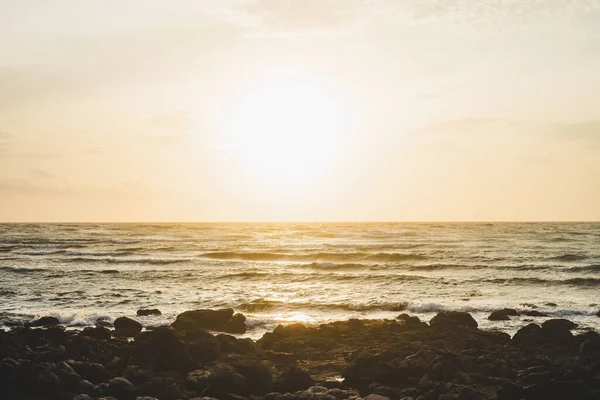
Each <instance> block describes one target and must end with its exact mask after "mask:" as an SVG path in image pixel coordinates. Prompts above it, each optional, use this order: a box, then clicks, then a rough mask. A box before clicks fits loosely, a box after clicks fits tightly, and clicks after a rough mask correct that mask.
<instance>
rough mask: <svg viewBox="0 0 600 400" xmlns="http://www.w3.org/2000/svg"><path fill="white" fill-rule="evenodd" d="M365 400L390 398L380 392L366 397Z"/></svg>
mask: <svg viewBox="0 0 600 400" xmlns="http://www.w3.org/2000/svg"><path fill="white" fill-rule="evenodd" d="M364 400H390V398H389V397H385V396H380V395H378V394H370V395H368V396H367V397H365V398H364Z"/></svg>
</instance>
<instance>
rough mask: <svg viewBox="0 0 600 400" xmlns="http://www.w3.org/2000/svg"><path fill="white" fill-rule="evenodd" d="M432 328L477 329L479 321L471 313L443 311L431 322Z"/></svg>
mask: <svg viewBox="0 0 600 400" xmlns="http://www.w3.org/2000/svg"><path fill="white" fill-rule="evenodd" d="M429 325H430V326H431V327H432V328H442V329H444V328H455V327H457V326H460V327H465V328H477V321H475V319H474V318H473V317H472V316H471V314H469V313H465V312H460V311H442V312H441V313H439V314H437V315H436V316H435V317H433V318H432V319H431V321H429Z"/></svg>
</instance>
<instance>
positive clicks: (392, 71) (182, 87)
mask: <svg viewBox="0 0 600 400" xmlns="http://www.w3.org/2000/svg"><path fill="white" fill-rule="evenodd" d="M599 71H600V1H598V0H370V1H369V0H337V1H336V0H219V1H208V0H172V1H168V2H167V1H164V0H160V1H159V0H139V1H134V0H118V1H112V0H105V1H80V0H70V1H66V0H55V1H52V2H49V1H45V0H37V1H35V0H0V221H5V222H27V221H34V222H44V221H48V222H55V221H56V222H60V221H62V222H85V221H94V222H103V221H190V222H193V221H562V220H565V221H583V220H585V221H590V220H600V73H598V72H599Z"/></svg>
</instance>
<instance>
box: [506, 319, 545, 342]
mask: <svg viewBox="0 0 600 400" xmlns="http://www.w3.org/2000/svg"><path fill="white" fill-rule="evenodd" d="M541 331H542V328H541V327H540V326H539V325H536V324H529V325H527V326H524V327H523V328H521V329H519V330H518V331H517V333H515V334H514V336H513V337H512V343H513V344H516V345H517V346H521V347H529V346H532V345H536V344H537V343H539V339H540V335H541Z"/></svg>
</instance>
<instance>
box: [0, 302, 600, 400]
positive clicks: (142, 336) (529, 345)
mask: <svg viewBox="0 0 600 400" xmlns="http://www.w3.org/2000/svg"><path fill="white" fill-rule="evenodd" d="M150 311H154V310H150ZM156 311H158V310H156ZM244 320H245V318H244V316H243V315H241V314H235V315H234V314H233V310H231V309H227V310H217V311H211V310H196V311H188V312H186V313H183V314H180V315H179V316H178V318H177V320H176V321H175V322H174V323H173V324H172V325H171V326H162V327H155V328H150V327H147V328H146V330H142V329H143V327H142V326H141V324H139V323H138V322H137V321H134V320H132V319H129V318H126V317H123V318H119V319H117V320H116V321H115V322H114V326H113V325H112V324H107V323H105V322H102V321H99V322H98V325H97V326H96V327H93V328H86V329H84V330H83V331H65V330H64V329H63V328H62V327H59V326H56V325H57V323H58V321H56V320H55V319H53V318H51V317H46V318H42V319H40V320H38V321H35V322H34V323H32V324H29V326H20V327H14V328H13V329H12V330H11V331H9V332H0V399H6V400H12V399H22V400H30V399H31V400H36V399H56V400H63V399H64V400H72V399H73V400H88V399H112V398H114V399H118V400H135V399H138V400H151V399H153V398H154V399H160V400H163V399H164V400H176V399H207V398H215V399H222V400H244V399H265V400H293V399H302V400H304V399H306V400H312V399H314V400H337V399H356V400H358V399H361V398H365V399H368V400H385V399H392V400H394V399H419V400H433V399H437V400H451V399H459V400H485V399H498V400H503V399H527V400H530V399H531V400H538V399H539V400H542V399H543V400H548V399H561V400H562V399H590V400H591V399H600V336H599V335H598V334H597V333H595V332H586V333H583V334H579V335H573V334H572V332H571V330H572V329H573V328H574V327H575V326H574V324H573V323H572V322H570V321H567V320H563V319H554V320H547V321H545V322H544V323H543V324H541V326H539V325H536V324H530V325H528V326H526V327H524V328H522V329H521V330H519V331H518V332H517V333H516V334H515V335H514V336H513V337H512V338H511V337H510V336H509V335H508V334H505V333H500V332H486V331H481V330H479V329H477V322H476V321H475V320H474V319H473V318H472V317H471V316H470V315H469V314H465V313H458V312H443V313H440V314H438V315H437V316H435V317H434V318H433V319H432V320H431V321H430V322H429V324H427V323H424V322H421V321H420V320H419V319H418V318H416V317H410V316H408V315H406V314H403V315H401V316H399V317H398V319H397V320H349V321H344V322H335V323H330V324H324V325H320V326H318V327H307V326H303V325H300V324H295V325H290V326H279V327H277V328H276V329H275V330H274V331H273V332H270V333H267V334H265V335H264V336H263V337H262V338H261V339H260V340H258V341H256V342H255V341H252V340H251V339H238V338H236V337H234V336H231V335H228V334H217V335H214V334H211V333H209V330H212V331H221V332H224V331H225V332H230V333H242V332H244V331H245V324H244ZM52 325H54V326H52ZM113 328H114V329H113ZM131 338H132V339H131Z"/></svg>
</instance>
